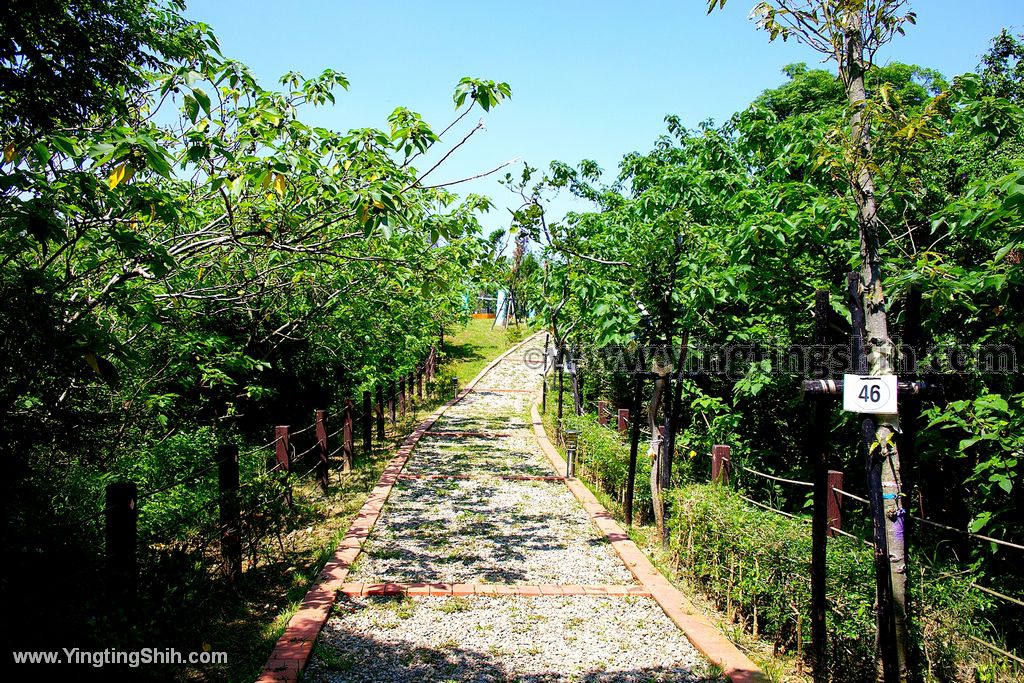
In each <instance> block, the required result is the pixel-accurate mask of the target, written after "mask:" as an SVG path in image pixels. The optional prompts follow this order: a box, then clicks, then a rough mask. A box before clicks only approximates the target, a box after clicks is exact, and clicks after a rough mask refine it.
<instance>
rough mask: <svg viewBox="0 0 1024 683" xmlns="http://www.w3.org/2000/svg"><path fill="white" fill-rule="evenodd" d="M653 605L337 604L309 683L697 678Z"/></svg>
mask: <svg viewBox="0 0 1024 683" xmlns="http://www.w3.org/2000/svg"><path fill="white" fill-rule="evenodd" d="M708 673H709V672H708V671H707V665H706V664H705V663H704V662H703V661H702V660H701V659H700V657H699V655H698V654H697V653H696V651H695V650H694V649H693V648H692V647H691V646H690V644H689V642H688V641H687V640H686V638H685V637H684V636H683V635H682V634H681V633H680V632H679V630H678V629H677V628H676V627H675V625H674V624H672V622H671V621H669V620H668V617H666V616H665V614H664V612H662V611H661V608H660V607H658V604H657V603H656V602H654V600H651V599H650V598H628V597H627V598H601V597H593V596H573V597H519V596H516V597H499V598H490V597H473V598H420V599H409V598H406V599H404V600H403V599H397V598H348V597H343V598H340V599H339V602H338V605H337V607H336V609H335V616H332V617H331V619H330V620H329V621H328V622H327V625H326V626H325V627H324V631H323V633H322V634H321V637H320V641H319V643H318V647H317V651H316V654H315V655H314V658H313V661H312V662H311V664H310V665H309V667H308V668H307V670H306V675H305V678H304V680H306V681H331V682H337V681H365V682H366V683H371V682H373V683H378V682H380V681H452V680H458V681H481V682H482V681H522V682H523V683H527V682H537V683H540V682H541V681H544V682H547V681H551V682H553V681H622V682H623V683H625V682H626V681H630V682H632V681H637V682H639V681H698V680H707V678H706V677H707V676H708Z"/></svg>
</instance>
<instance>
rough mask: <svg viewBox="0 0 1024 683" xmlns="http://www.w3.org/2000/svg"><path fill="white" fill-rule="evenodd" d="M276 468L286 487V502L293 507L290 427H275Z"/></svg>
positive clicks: (282, 483)
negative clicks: (290, 480) (289, 476)
mask: <svg viewBox="0 0 1024 683" xmlns="http://www.w3.org/2000/svg"><path fill="white" fill-rule="evenodd" d="M274 441H275V448H274V454H275V458H274V461H275V462H274V468H275V469H276V470H277V471H278V476H279V477H280V481H281V485H282V486H283V487H284V502H285V504H287V505H288V507H291V506H292V487H291V484H290V483H289V482H288V472H289V470H291V468H292V457H291V441H290V439H289V437H288V425H278V426H277V427H274Z"/></svg>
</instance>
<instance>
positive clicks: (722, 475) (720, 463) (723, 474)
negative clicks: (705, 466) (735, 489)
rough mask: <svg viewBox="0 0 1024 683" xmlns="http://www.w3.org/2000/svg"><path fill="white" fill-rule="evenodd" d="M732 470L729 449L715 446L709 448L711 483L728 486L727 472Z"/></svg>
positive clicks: (720, 445)
mask: <svg viewBox="0 0 1024 683" xmlns="http://www.w3.org/2000/svg"><path fill="white" fill-rule="evenodd" d="M730 469H732V465H731V461H730V455H729V447H728V446H723V445H722V444H716V445H714V446H712V447H711V483H713V484H721V485H722V486H728V485H729V470H730Z"/></svg>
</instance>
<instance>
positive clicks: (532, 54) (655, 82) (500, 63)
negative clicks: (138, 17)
mask: <svg viewBox="0 0 1024 683" xmlns="http://www.w3.org/2000/svg"><path fill="white" fill-rule="evenodd" d="M754 4H755V3H754V1H753V0H729V2H728V3H727V5H726V9H725V11H721V12H716V13H714V14H712V15H710V16H708V15H707V14H706V3H705V2H704V0H676V1H675V2H660V1H659V2H641V1H634V2H632V3H624V2H616V3H612V2H603V1H599V0H591V1H589V2H577V1H575V0H573V1H557V0H550V1H549V2H535V1H533V0H518V1H511V2H502V3H495V2H487V1H486V0H478V1H477V2H464V1H451V2H433V3H432V2H408V1H406V0H392V1H391V2H387V3H382V2H366V1H365V0H363V1H361V2H352V1H349V0H344V1H342V0H337V1H335V2H296V3H294V4H291V5H289V4H288V3H284V2H279V1H278V2H265V1H264V0H247V1H240V0H216V1H214V0H192V2H190V4H189V10H188V15H189V16H190V17H192V18H194V19H197V20H200V21H204V22H207V23H209V24H210V25H212V26H213V28H214V30H215V32H216V34H217V35H218V37H219V38H220V41H221V47H222V48H223V51H224V53H225V55H227V56H229V57H233V58H236V59H239V60H241V61H243V62H245V63H246V64H248V65H249V66H250V67H251V68H252V69H253V70H254V72H255V73H256V75H257V76H258V77H259V78H260V80H261V81H262V82H263V83H264V86H265V87H269V86H271V85H272V84H274V83H276V80H277V78H278V77H279V76H280V75H282V74H284V73H285V72H287V71H290V70H298V71H300V72H302V73H303V74H305V75H314V74H316V73H319V72H320V71H322V70H323V69H324V68H327V67H331V68H334V69H337V70H339V71H341V72H343V73H345V74H346V75H347V76H348V78H349V80H350V81H351V87H350V89H349V91H348V92H343V93H340V94H339V97H338V104H337V105H336V106H335V107H333V108H330V109H323V110H318V111H316V112H315V113H312V112H311V113H310V114H309V116H308V117H307V118H309V119H310V120H312V121H315V122H316V123H317V124H318V125H325V126H328V127H331V128H334V129H339V130H348V129H350V128H359V127H380V128H386V126H387V120H386V119H387V115H388V114H389V113H390V112H391V111H392V110H393V109H394V108H395V107H396V106H405V107H408V108H410V109H413V110H414V111H418V112H419V113H421V114H422V115H423V116H424V117H425V118H426V120H427V121H428V122H430V123H431V124H432V125H433V126H434V128H435V130H438V131H439V130H441V129H442V128H443V127H444V126H445V125H447V123H448V122H450V121H451V119H452V117H453V114H454V109H453V107H454V105H453V102H452V99H451V93H452V90H453V89H454V87H455V84H456V83H457V82H458V80H459V79H460V78H461V77H462V76H474V77H479V78H487V79H492V80H499V81H506V82H508V83H509V84H511V86H512V90H513V97H512V99H511V100H510V101H508V102H506V103H504V104H502V105H501V106H500V107H498V108H497V109H495V110H492V111H491V112H490V113H487V114H483V119H484V120H485V123H486V130H484V131H481V132H479V133H477V134H476V135H475V136H474V137H473V139H472V140H471V141H470V143H468V144H467V145H465V146H464V147H462V148H461V149H459V150H458V151H457V152H455V154H453V155H452V157H451V158H450V159H449V161H447V162H446V163H445V166H444V167H443V168H441V169H438V170H437V171H436V172H435V173H434V174H433V175H432V176H431V180H432V181H433V182H441V181H445V180H453V179H457V178H462V177H467V176H471V175H473V174H475V173H479V172H482V171H484V170H487V169H490V168H493V167H494V166H497V165H498V164H500V163H502V162H505V161H508V160H509V159H512V158H514V157H519V158H520V159H522V160H524V161H527V162H529V163H530V165H532V166H539V167H541V168H545V167H546V166H547V165H548V163H549V162H550V161H552V160H555V159H557V160H561V161H565V162H568V163H572V164H575V163H576V162H578V161H579V160H581V159H594V160H596V161H597V162H598V163H599V164H600V165H601V166H602V167H603V168H605V169H607V170H614V169H615V167H616V164H617V163H618V160H619V159H620V158H621V157H622V156H623V155H624V154H626V153H628V152H631V151H645V150H647V149H649V148H650V146H651V143H652V142H653V141H654V140H655V139H656V138H657V137H658V135H660V134H661V133H663V132H664V123H663V119H664V116H665V115H666V114H677V115H679V116H680V117H681V118H682V120H683V122H684V123H685V124H686V125H687V126H695V125H696V124H697V123H699V122H700V121H702V120H705V119H708V118H713V119H715V120H717V121H721V120H723V119H726V118H728V117H729V116H730V115H731V114H732V113H733V112H735V111H737V110H739V109H742V108H743V107H745V106H746V105H747V104H748V103H749V102H750V101H751V100H752V99H753V98H755V97H756V96H757V95H758V94H759V93H760V92H761V91H762V90H764V89H765V88H769V87H774V86H776V85H778V84H779V83H781V82H782V81H783V76H782V75H781V73H780V69H781V68H782V67H783V66H784V65H786V64H789V63H792V62H800V61H803V62H807V63H808V64H811V65H814V64H815V63H816V62H817V61H818V59H819V57H818V55H817V54H816V53H814V52H812V51H811V50H810V49H809V48H806V47H804V46H802V45H799V44H795V43H793V42H790V43H788V44H784V43H782V42H781V41H776V42H775V43H771V44H769V42H768V39H767V36H766V35H765V34H764V33H762V32H759V31H757V30H756V29H755V27H754V24H753V23H752V22H751V21H749V20H748V19H747V14H748V12H749V11H750V8H751V7H752V6H753V5H754ZM912 6H913V9H914V10H915V11H916V12H917V15H918V23H917V26H913V27H909V30H908V33H907V36H906V37H902V38H897V40H896V41H895V42H894V43H893V44H892V45H890V46H889V47H888V48H887V49H886V50H885V51H884V52H883V53H882V54H881V55H880V56H879V61H881V62H883V63H884V62H887V61H894V60H895V61H903V62H908V63H914V64H920V65H921V66H927V67H931V68H934V69H938V70H939V71H941V72H942V73H944V74H945V75H947V76H952V75H955V74H958V73H963V72H965V71H968V70H971V69H973V68H974V67H975V66H976V65H977V63H978V61H979V59H980V57H981V55H982V54H983V53H984V52H985V51H986V49H987V47H988V41H989V40H990V39H991V38H992V36H994V35H995V34H996V33H998V31H999V29H1000V28H1001V27H1003V26H1006V27H1010V28H1016V29H1017V31H1018V32H1024V2H1021V0H975V1H974V2H966V1H965V0H917V1H916V2H912ZM824 68H828V69H830V70H833V69H834V65H832V64H826V65H824ZM478 118H480V116H475V117H474V118H472V121H470V122H469V123H470V125H472V124H475V123H476V121H477V119H478ZM464 131H465V128H463V129H461V133H460V131H458V130H456V131H454V132H455V135H453V134H449V136H448V139H447V140H446V142H448V143H449V144H451V143H454V142H456V141H457V140H458V139H460V138H461V136H462V133H464ZM444 151H445V150H441V153H443V152H444ZM435 156H436V155H435ZM421 167H422V168H427V166H426V165H421ZM454 189H458V191H459V192H461V193H465V192H470V191H472V192H477V193H481V194H486V195H489V196H491V197H492V198H493V199H494V200H495V203H496V204H497V205H498V207H499V209H498V210H497V211H492V212H491V213H490V214H488V215H487V216H485V217H484V219H483V222H484V225H485V227H486V228H488V229H496V228H502V227H507V225H508V211H506V210H505V208H504V207H513V206H515V204H516V202H515V201H514V198H513V197H512V196H511V194H510V193H509V192H508V191H507V190H506V189H504V188H503V187H502V186H500V185H499V184H498V183H497V181H496V180H494V179H493V178H491V179H484V180H479V181H474V182H472V183H466V184H464V185H461V186H457V188H454ZM569 208H582V207H579V205H574V204H573V203H572V202H571V201H570V200H569V199H568V198H565V197H561V198H558V199H557V200H556V201H555V202H554V203H553V205H552V213H553V214H555V216H556V217H557V215H559V214H561V213H562V212H564V211H565V210H567V209H569Z"/></svg>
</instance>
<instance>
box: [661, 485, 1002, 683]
mask: <svg viewBox="0 0 1024 683" xmlns="http://www.w3.org/2000/svg"><path fill="white" fill-rule="evenodd" d="M670 504H671V506H672V507H671V512H670V515H669V532H670V534H671V549H672V553H673V555H672V562H673V566H674V568H675V571H676V573H677V574H678V575H679V576H681V577H684V578H685V579H687V580H688V581H690V582H691V584H692V585H694V586H695V587H696V588H698V589H700V591H701V592H702V593H704V594H705V595H707V596H708V597H710V598H711V599H712V600H713V601H714V602H715V603H716V604H717V606H718V608H719V609H721V610H723V611H725V612H726V616H727V618H728V619H732V620H734V621H735V622H737V623H739V624H741V626H742V627H743V628H744V629H745V630H747V631H751V632H756V633H758V634H759V635H760V636H762V637H767V638H771V639H773V640H774V642H775V649H776V651H777V652H781V651H786V652H793V651H794V650H796V649H797V643H798V637H797V636H798V633H799V636H800V640H801V641H802V643H801V647H802V649H803V651H804V652H805V653H806V652H807V651H808V649H809V646H810V636H811V632H810V602H811V588H810V572H809V568H810V561H811V535H810V524H809V523H807V521H806V520H800V519H791V518H787V517H783V516H781V515H778V514H776V513H773V512H769V511H766V510H761V509H759V508H756V507H753V506H751V505H749V504H748V503H746V502H744V501H743V499H741V498H740V497H739V496H738V495H737V494H736V493H735V492H733V491H731V490H729V489H728V488H725V487H722V486H715V485H711V484H691V485H686V486H683V487H681V488H679V489H676V490H673V491H672V492H671V494H670ZM872 555H873V554H872V551H871V549H870V548H869V547H868V546H867V545H865V544H863V543H861V542H860V541H856V540H853V539H849V538H845V537H837V538H831V539H829V541H828V560H827V562H828V583H827V595H828V601H829V611H828V633H829V643H828V650H829V652H828V657H829V673H830V674H831V675H832V678H833V679H834V680H841V681H859V680H872V679H873V676H874V673H873V672H874V656H875V623H874V611H873V603H874V595H875V584H874V563H873V558H872ZM911 571H912V581H911V591H912V593H911V601H912V609H915V611H917V612H919V613H920V614H921V615H923V616H921V617H919V618H918V619H917V620H916V621H917V623H918V624H919V627H920V628H919V631H918V633H917V634H916V635H915V637H916V638H918V640H919V644H920V650H921V652H922V658H923V659H924V660H925V661H922V662H920V663H919V664H918V665H917V666H915V668H916V669H917V670H919V671H921V672H922V673H924V672H925V671H930V672H931V675H932V677H934V680H949V681H972V680H975V679H976V677H977V676H978V675H979V674H981V673H982V672H981V667H983V666H984V665H983V664H981V663H980V662H979V659H981V657H979V655H981V654H982V652H980V651H978V650H977V647H976V646H974V645H973V644H971V643H970V641H969V639H968V638H967V634H968V633H971V634H973V635H976V636H978V637H981V638H986V637H988V638H989V639H991V637H990V635H989V634H986V633H985V631H984V629H983V628H981V627H979V624H984V623H985V619H984V616H983V612H984V611H985V609H986V608H988V607H989V606H990V603H989V601H988V599H986V597H985V596H984V595H983V594H981V593H978V592H977V591H973V590H971V588H970V583H971V581H972V577H970V576H967V575H959V576H953V577H944V578H943V579H942V580H941V581H935V580H928V579H927V576H928V575H927V574H926V575H925V578H924V579H922V577H921V575H920V574H919V567H912V568H911ZM942 573H943V572H942V570H939V569H933V570H932V571H931V574H932V575H936V574H942ZM981 678H982V679H984V678H985V677H984V675H983V674H982V675H981Z"/></svg>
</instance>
